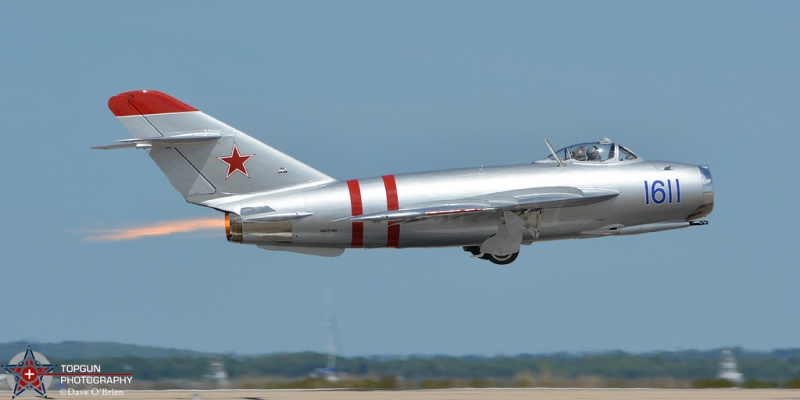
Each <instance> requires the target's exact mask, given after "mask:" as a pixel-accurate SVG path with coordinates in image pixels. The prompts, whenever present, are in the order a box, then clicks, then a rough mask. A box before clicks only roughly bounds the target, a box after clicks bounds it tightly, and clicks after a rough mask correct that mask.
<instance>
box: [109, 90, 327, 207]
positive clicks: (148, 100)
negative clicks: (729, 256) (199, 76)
mask: <svg viewBox="0 0 800 400" xmlns="http://www.w3.org/2000/svg"><path fill="white" fill-rule="evenodd" d="M108 108H109V109H110V110H111V112H112V113H114V115H116V116H117V119H119V120H120V122H122V124H123V125H124V126H125V128H127V129H128V131H130V133H131V134H132V135H133V137H134V138H133V139H125V140H120V141H118V142H120V144H116V145H111V146H101V147H97V148H100V149H111V148H119V147H137V148H144V149H145V150H147V151H148V152H149V154H150V157H152V158H153V160H154V161H155V162H156V164H158V166H159V168H161V170H162V171H163V172H164V174H166V175H167V177H168V178H169V181H170V183H172V186H174V187H175V189H177V190H178V192H180V193H181V194H182V195H183V196H184V197H185V198H186V200H187V201H189V202H191V203H202V202H204V201H207V200H210V199H215V198H219V197H225V196H231V195H234V194H243V193H252V192H257V191H264V190H274V189H282V188H289V187H292V186H298V185H305V184H309V183H325V182H330V181H334V179H333V178H331V177H330V176H327V175H325V174H323V173H322V172H319V171H317V170H315V169H314V168H311V167H310V166H308V165H306V164H303V163H302V162H300V161H297V160H295V159H294V158H292V157H289V156H288V155H286V154H283V153H281V152H280V151H278V150H275V149H274V148H272V147H270V146H267V145H266V144H264V143H262V142H260V141H258V140H256V139H254V138H252V137H250V136H248V135H246V134H244V133H242V132H240V131H238V130H236V129H235V128H233V127H231V126H229V125H227V124H225V123H223V122H221V121H218V120H216V119H214V118H212V117H210V116H209V115H207V114H205V113H203V112H201V111H199V110H197V109H195V108H194V107H192V106H190V105H188V104H185V103H183V102H181V101H179V100H177V99H175V98H173V97H171V96H169V95H167V94H164V93H161V92H156V91H153V90H140V91H133V92H126V93H121V94H118V95H116V96H114V97H112V98H110V99H109V100H108Z"/></svg>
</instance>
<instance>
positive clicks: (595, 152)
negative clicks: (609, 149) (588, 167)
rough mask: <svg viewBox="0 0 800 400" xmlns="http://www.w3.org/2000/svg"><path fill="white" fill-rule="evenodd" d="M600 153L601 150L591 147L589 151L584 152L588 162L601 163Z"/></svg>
mask: <svg viewBox="0 0 800 400" xmlns="http://www.w3.org/2000/svg"><path fill="white" fill-rule="evenodd" d="M602 153H603V150H601V149H600V148H599V147H597V146H592V147H591V148H590V149H589V151H588V152H586V155H588V156H589V161H601V160H602V159H603V156H602Z"/></svg>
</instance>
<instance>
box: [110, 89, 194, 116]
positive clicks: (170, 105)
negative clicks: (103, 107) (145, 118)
mask: <svg viewBox="0 0 800 400" xmlns="http://www.w3.org/2000/svg"><path fill="white" fill-rule="evenodd" d="M108 109H109V110H111V112H112V113H114V115H115V116H117V117H126V116H130V115H149V114H165V113H174V112H189V111H197V109H196V108H194V107H192V106H190V105H188V104H186V103H184V102H182V101H180V100H178V99H176V98H174V97H172V96H170V95H168V94H166V93H162V92H159V91H155V90H134V91H130V92H125V93H120V94H118V95H116V96H112V97H111V98H110V99H108Z"/></svg>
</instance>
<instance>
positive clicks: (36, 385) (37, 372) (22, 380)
mask: <svg viewBox="0 0 800 400" xmlns="http://www.w3.org/2000/svg"><path fill="white" fill-rule="evenodd" d="M21 354H22V353H20V354H19V355H21ZM39 358H40V359H42V360H44V362H45V364H43V363H42V362H40V361H38V360H36V356H35V355H34V354H33V350H31V347H30V346H28V350H26V351H25V356H24V357H23V358H22V360H21V361H19V362H17V364H13V363H14V359H12V360H11V363H12V364H11V365H3V368H4V369H5V370H6V371H8V372H9V373H10V374H11V375H13V376H14V381H15V384H14V387H13V389H14V395H13V397H16V396H19V395H20V394H21V393H22V392H24V391H26V390H28V389H31V390H33V391H35V392H36V393H39V395H41V396H45V397H47V387H46V386H48V384H49V382H45V376H46V375H50V372H51V371H53V368H55V365H51V364H47V363H49V361H47V359H46V358H44V356H42V355H41V354H39ZM15 359H16V357H15ZM10 385H11V383H10V382H9V386H10ZM13 397H12V398H13Z"/></svg>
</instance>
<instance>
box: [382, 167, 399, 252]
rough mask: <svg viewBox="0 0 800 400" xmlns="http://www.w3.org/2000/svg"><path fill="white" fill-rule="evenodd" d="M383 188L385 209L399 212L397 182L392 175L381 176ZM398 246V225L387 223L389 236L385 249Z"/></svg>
mask: <svg viewBox="0 0 800 400" xmlns="http://www.w3.org/2000/svg"><path fill="white" fill-rule="evenodd" d="M383 187H384V188H385V189H386V209H387V210H389V211H392V210H399V209H400V201H399V200H398V199H397V182H396V181H395V179H394V175H384V176H383ZM399 244H400V225H397V224H392V221H389V234H388V236H387V239H386V247H397V246H398V245H399Z"/></svg>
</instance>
